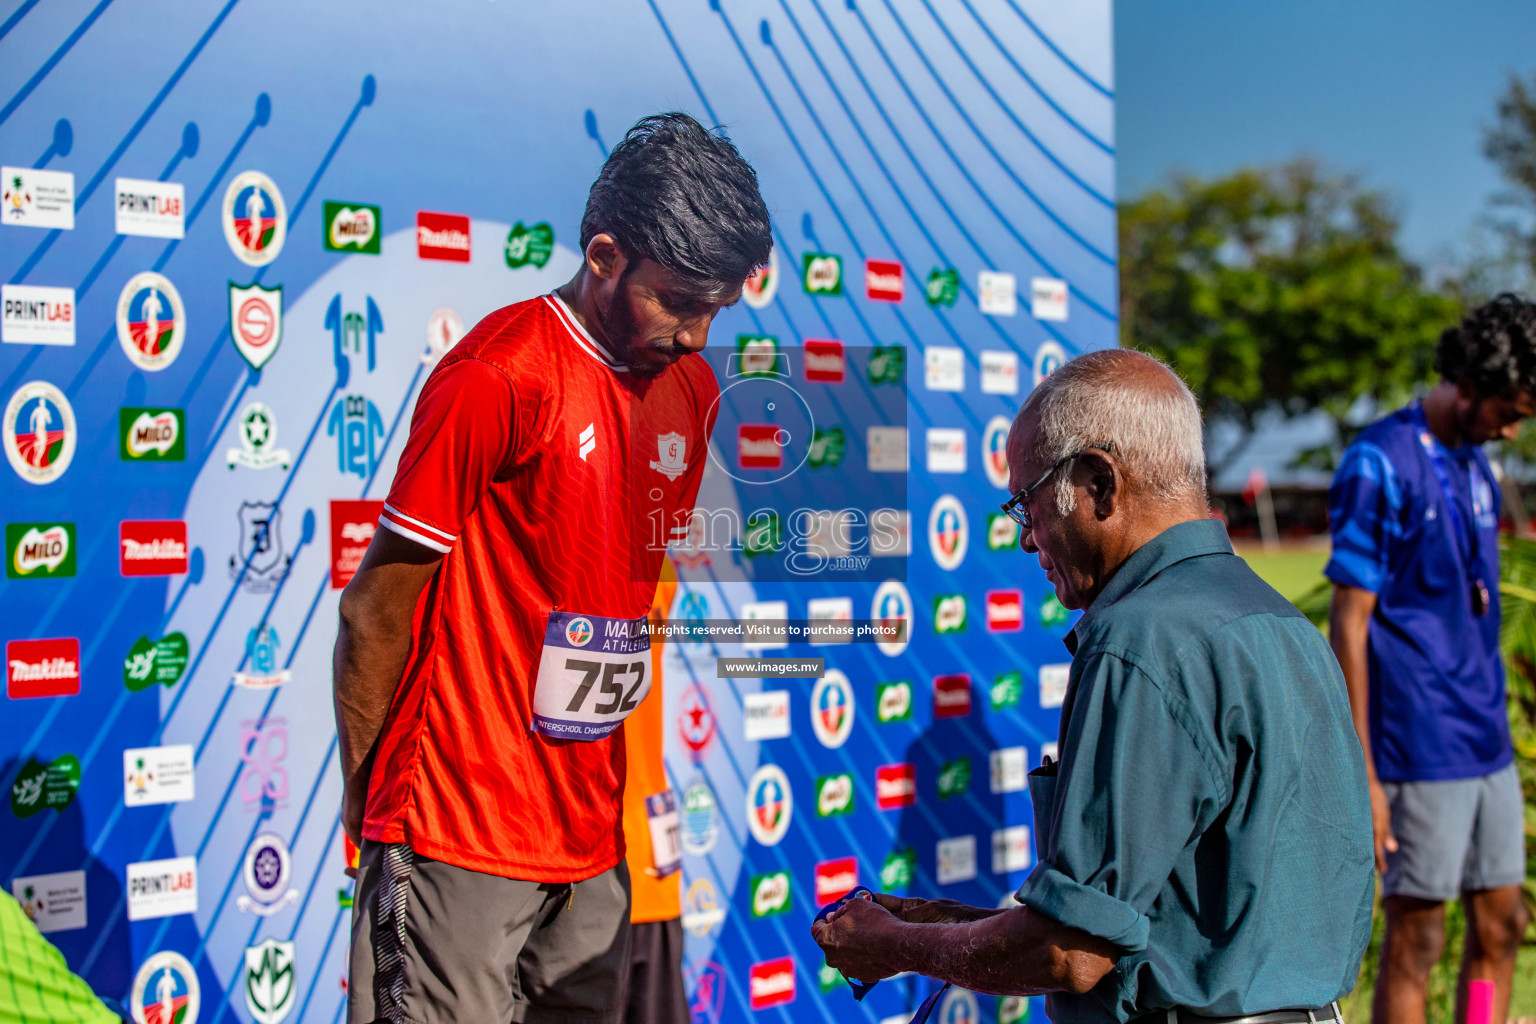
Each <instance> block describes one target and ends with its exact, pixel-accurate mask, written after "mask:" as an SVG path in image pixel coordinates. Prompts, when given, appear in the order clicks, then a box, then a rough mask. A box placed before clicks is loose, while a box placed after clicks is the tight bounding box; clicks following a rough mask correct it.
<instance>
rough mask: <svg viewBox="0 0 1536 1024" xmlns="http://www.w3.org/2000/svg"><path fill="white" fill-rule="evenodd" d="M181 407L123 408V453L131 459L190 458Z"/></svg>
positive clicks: (120, 422) (120, 429)
mask: <svg viewBox="0 0 1536 1024" xmlns="http://www.w3.org/2000/svg"><path fill="white" fill-rule="evenodd" d="M184 415H185V414H184V413H183V412H182V411H181V410H180V409H133V408H125V409H119V410H118V413H117V416H118V433H119V435H120V436H121V440H122V444H121V446H120V448H119V455H120V456H121V457H122V458H123V459H125V460H127V461H130V462H136V461H140V460H145V461H152V462H159V461H164V462H180V461H182V460H183V459H185V458H186V457H187V441H186V438H185V436H183V435H184V434H185V433H186V431H185V430H184V429H183V420H182V417H183V416H184Z"/></svg>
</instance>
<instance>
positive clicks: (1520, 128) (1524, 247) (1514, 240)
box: [1483, 76, 1536, 274]
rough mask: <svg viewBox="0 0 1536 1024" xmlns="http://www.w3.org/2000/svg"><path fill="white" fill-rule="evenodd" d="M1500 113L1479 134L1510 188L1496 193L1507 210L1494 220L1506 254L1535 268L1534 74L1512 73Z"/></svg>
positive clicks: (1531, 271)
mask: <svg viewBox="0 0 1536 1024" xmlns="http://www.w3.org/2000/svg"><path fill="white" fill-rule="evenodd" d="M1497 114H1498V119H1497V120H1496V121H1495V122H1494V124H1493V127H1491V128H1489V129H1488V130H1487V131H1486V132H1485V133H1484V136H1483V153H1484V155H1486V156H1487V157H1488V159H1489V160H1491V161H1493V164H1494V166H1495V167H1497V168H1498V169H1499V176H1500V177H1502V178H1503V179H1504V182H1505V184H1506V185H1508V186H1509V191H1507V192H1505V193H1504V194H1502V195H1500V196H1498V197H1496V203H1497V205H1498V206H1499V207H1501V208H1502V209H1503V210H1504V211H1505V213H1506V214H1508V216H1505V217H1501V218H1500V219H1499V220H1498V223H1497V225H1496V226H1497V228H1498V229H1499V233H1500V234H1501V235H1502V236H1503V237H1504V241H1505V243H1506V248H1507V252H1508V255H1509V256H1510V257H1511V258H1512V259H1513V260H1514V261H1515V262H1516V263H1517V264H1519V265H1520V266H1521V267H1522V268H1523V269H1524V270H1525V271H1526V273H1527V274H1536V76H1533V77H1532V79H1531V81H1530V82H1525V81H1522V80H1521V79H1520V78H1519V77H1516V76H1511V77H1510V80H1509V86H1508V87H1507V88H1506V89H1505V91H1504V95H1503V96H1501V97H1500V98H1499V103H1498V107H1497Z"/></svg>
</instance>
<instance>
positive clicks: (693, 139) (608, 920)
mask: <svg viewBox="0 0 1536 1024" xmlns="http://www.w3.org/2000/svg"><path fill="white" fill-rule="evenodd" d="M581 246H582V250H583V255H584V257H585V258H584V262H583V263H582V266H581V269H580V270H579V271H578V272H577V274H576V276H575V277H574V278H572V280H571V281H570V282H568V283H567V284H565V285H564V286H563V287H561V288H560V289H558V290H557V291H556V292H554V293H553V294H550V295H546V296H542V297H540V298H538V299H533V300H530V301H528V302H522V303H518V304H516V305H512V306H508V307H506V308H505V309H501V310H498V311H497V312H495V313H492V314H491V315H490V316H488V317H486V318H485V319H484V320H482V321H481V322H480V323H479V324H478V325H477V326H476V327H475V328H474V330H472V331H470V332H469V334H468V335H466V336H465V338H464V339H463V340H462V341H461V342H460V343H459V344H458V345H457V346H456V347H455V348H454V349H453V350H452V351H451V352H449V353H448V355H446V356H445V357H444V358H443V360H442V361H441V362H440V363H439V364H438V366H437V368H436V369H435V370H434V371H433V372H432V375H431V377H429V378H428V380H427V382H426V384H425V385H424V386H423V388H422V392H421V396H420V398H419V399H418V400H417V403H416V411H415V414H414V416H413V417H412V420H411V433H410V438H409V440H408V441H407V442H406V446H405V451H404V453H403V454H402V455H401V457H400V465H399V468H398V469H397V471H396V473H395V479H394V483H393V485H392V486H391V488H390V492H389V498H388V499H387V501H386V503H385V506H384V515H383V516H382V518H381V519H380V521H379V522H380V525H381V526H383V527H384V529H381V530H380V531H378V533H377V534H376V535H375V537H374V540H373V543H372V545H371V546H370V547H369V549H368V553H367V555H366V557H365V558H364V559H363V563H362V566H361V568H360V569H359V571H358V573H357V575H356V576H355V577H354V578H353V580H352V582H351V583H350V584H349V585H348V587H347V589H346V591H345V592H344V593H343V594H342V598H341V629H340V634H339V636H338V638H337V641H336V655H335V698H336V724H337V732H338V734H339V737H340V749H341V765H342V772H343V775H344V777H345V780H346V789H345V795H344V797H343V803H342V823H343V827H344V828H345V829H346V831H347V834H348V835H350V836H351V837H352V838H353V839H354V840H357V841H359V843H360V845H361V848H362V853H361V867H360V869H359V873H358V884H357V896H356V904H355V906H356V909H355V911H354V915H353V925H352V951H351V983H350V985H349V988H348V1020H349V1021H350V1022H351V1024H367V1022H374V1021H389V1022H391V1024H398V1022H411V1024H458V1022H469V1021H475V1022H480V1021H484V1022H503V1021H511V1020H517V1021H526V1022H528V1024H538V1022H541V1021H552V1022H578V1021H579V1022H582V1024H601V1022H604V1021H609V1020H613V1019H615V1018H616V1017H617V1015H618V1013H619V1009H620V1008H619V1006H618V995H619V974H620V971H621V970H623V968H624V964H625V961H626V959H627V955H628V945H629V901H630V897H629V879H628V873H627V871H626V869H625V865H624V845H623V821H622V811H623V789H624V764H625V751H624V745H623V740H622V731H620V730H619V728H618V727H619V725H620V724H621V723H622V721H623V719H624V718H625V717H626V716H627V715H628V714H629V713H630V712H631V711H633V710H634V708H635V707H636V706H637V705H638V703H639V701H640V700H642V699H644V697H645V694H646V692H647V691H648V690H649V685H650V656H649V652H648V646H649V643H648V640H647V639H646V633H645V630H644V623H645V619H646V615H647V612H648V610H649V609H650V606H651V599H652V596H653V594H654V593H655V589H656V580H657V578H658V576H659V575H660V568H661V559H662V557H663V555H664V550H663V545H658V544H656V543H654V542H653V540H652V538H650V537H649V536H648V535H647V534H648V527H649V524H650V521H651V520H652V518H653V516H654V515H655V514H656V513H657V512H659V513H660V514H661V515H663V516H666V517H675V516H676V515H677V514H678V513H684V514H685V513H686V510H689V509H691V508H692V506H693V501H694V499H695V497H696V495H697V492H698V486H699V480H700V477H701V475H702V473H703V468H704V461H705V459H706V458H707V457H708V454H707V450H708V438H709V433H710V429H711V427H712V426H713V422H714V411H715V403H716V399H717V397H718V394H719V387H718V385H717V383H716V381H715V378H714V375H713V373H712V372H711V370H710V369H709V367H708V365H707V364H706V363H705V362H704V360H703V359H702V358H701V357H700V356H698V355H697V353H698V351H699V350H700V349H702V348H703V347H704V344H705V340H706V338H707V336H708V333H709V327H710V323H711V321H712V320H713V319H714V316H715V314H716V313H718V312H719V310H720V309H721V308H723V307H724V306H727V305H729V304H731V303H732V302H735V301H736V299H737V297H738V296H739V295H740V293H741V288H742V284H743V282H744V281H745V280H746V278H747V276H748V275H749V274H750V273H751V272H752V271H753V270H754V269H755V268H757V267H759V266H761V265H763V264H765V263H766V262H767V261H768V255H769V249H770V247H771V236H770V229H769V221H768V211H767V208H766V207H765V206H764V204H763V200H762V197H761V196H760V195H759V193H758V188H757V178H756V175H755V174H754V173H753V171H752V168H751V167H750V166H749V165H748V164H747V163H746V161H745V160H743V159H742V157H741V155H740V154H739V153H738V152H737V151H736V149H735V147H734V146H732V145H731V143H730V142H729V141H728V140H727V139H725V138H724V137H723V136H722V135H720V134H717V133H714V132H709V131H706V130H705V129H704V128H703V127H701V126H700V125H699V124H698V122H696V121H694V120H693V119H692V118H690V117H687V116H686V115H683V114H665V115H660V116H656V117H648V118H645V119H644V120H642V121H640V122H639V123H638V124H637V125H635V127H634V128H632V129H631V130H630V131H629V133H628V134H627V135H626V137H625V139H624V140H623V141H622V142H620V143H619V145H617V146H616V147H615V148H614V150H613V152H612V153H611V154H610V155H609V157H608V161H607V163H605V164H604V166H603V170H602V173H601V174H600V175H599V177H598V179H597V181H596V182H595V183H594V184H593V186H592V189H591V192H590V194H589V195H588V198H587V208H586V212H585V214H584V215H583V217H582V223H581ZM668 521H672V520H671V519H670V518H669V519H668Z"/></svg>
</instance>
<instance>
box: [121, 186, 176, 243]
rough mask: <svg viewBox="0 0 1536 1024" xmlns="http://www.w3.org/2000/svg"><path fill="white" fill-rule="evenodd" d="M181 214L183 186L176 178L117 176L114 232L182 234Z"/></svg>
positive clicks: (162, 235)
mask: <svg viewBox="0 0 1536 1024" xmlns="http://www.w3.org/2000/svg"><path fill="white" fill-rule="evenodd" d="M185 216H186V190H185V189H184V188H183V186H182V185H181V183H180V182H175V181H141V180H138V179H136V178H118V179H117V233H118V234H120V235H144V236H147V237H149V238H182V237H184V235H185V233H186V225H185V220H184V218H185Z"/></svg>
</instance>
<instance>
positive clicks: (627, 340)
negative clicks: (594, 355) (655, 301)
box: [597, 263, 686, 377]
mask: <svg viewBox="0 0 1536 1024" xmlns="http://www.w3.org/2000/svg"><path fill="white" fill-rule="evenodd" d="M634 268H635V264H634V263H631V264H630V265H629V266H627V267H625V268H624V272H623V273H622V274H620V275H619V280H618V283H617V284H616V285H614V289H613V298H612V299H610V300H609V302H608V304H607V305H606V306H601V305H600V306H599V307H598V310H597V322H598V324H599V325H600V326H601V327H602V329H603V336H604V337H605V338H606V339H607V340H608V344H609V345H611V346H613V355H614V358H616V359H618V360H619V362H621V363H623V364H624V365H625V366H627V367H629V372H630V373H632V374H634V375H635V376H637V377H659V376H661V374H662V373H663V372H665V371H666V369H667V367H668V366H670V365H671V364H670V363H666V362H662V361H660V360H654V359H647V358H645V356H644V355H643V354H642V350H643V349H644V348H645V346H643V345H640V344H638V343H637V338H638V337H639V334H640V328H639V326H638V325H637V324H636V323H635V314H634V310H633V309H632V308H631V307H630V304H629V289H628V287H627V279H628V277H629V272H630V271H631V270H633V269H634ZM670 347H671V348H672V349H679V348H681V346H678V345H673V346H670ZM652 351H654V352H656V353H657V354H661V353H663V352H667V351H668V349H666V348H661V347H655V348H653V349H652ZM676 354H678V355H684V354H686V350H683V351H680V352H677V353H676Z"/></svg>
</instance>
